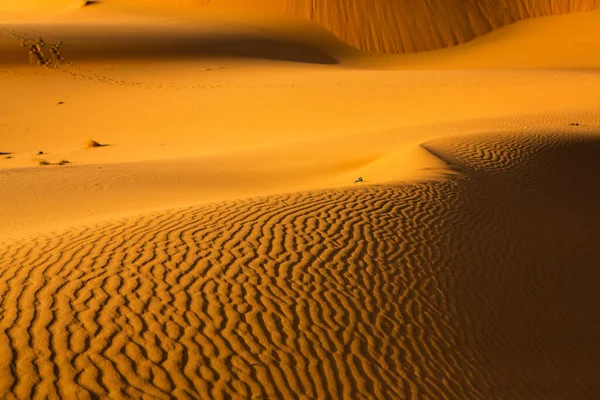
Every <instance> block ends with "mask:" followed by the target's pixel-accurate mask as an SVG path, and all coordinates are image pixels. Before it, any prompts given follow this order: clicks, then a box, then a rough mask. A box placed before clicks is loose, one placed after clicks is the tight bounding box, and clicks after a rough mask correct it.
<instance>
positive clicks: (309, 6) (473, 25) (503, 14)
mask: <svg viewBox="0 0 600 400" xmlns="http://www.w3.org/2000/svg"><path fill="white" fill-rule="evenodd" d="M84 3H85V2H84V1H80V0H26V1H22V2H15V1H11V2H8V4H6V5H5V6H4V7H6V8H7V9H9V10H10V9H14V10H23V9H29V10H39V9H54V10H60V9H65V8H71V9H73V8H77V7H81V5H83V4H84ZM94 4H95V5H98V6H102V7H109V8H117V9H118V8H125V9H136V8H137V9H141V10H142V9H143V10H146V11H148V10H151V9H155V10H164V9H180V10H185V12H186V13H187V14H188V16H189V15H193V14H197V15H201V14H202V13H203V11H202V10H203V9H204V10H215V11H222V12H227V13H236V12H237V13H244V14H246V15H251V14H254V15H263V16H264V15H265V14H274V13H275V14H277V13H285V14H289V15H293V16H296V17H301V18H306V19H308V20H310V21H315V22H317V23H318V24H320V25H322V26H323V27H324V28H325V29H327V30H329V31H330V32H332V33H333V34H335V35H336V36H337V37H339V38H340V39H342V40H343V41H344V42H346V43H347V44H349V45H351V46H353V47H356V48H358V49H360V50H364V51H367V52H378V53H387V54H401V53H414V52H421V51H427V50H435V49H441V48H445V47H450V46H455V45H458V44H461V43H465V42H468V41H470V40H472V39H474V38H476V37H478V36H481V35H484V34H486V33H489V32H490V31H492V30H494V29H497V28H501V27H503V26H505V25H508V24H511V23H514V22H516V21H520V20H524V19H528V18H534V17H544V16H551V15H560V14H565V13H573V12H580V11H592V10H598V9H600V0H175V1H164V0H112V1H98V2H94ZM94 8H95V7H94ZM98 8H100V7H98Z"/></svg>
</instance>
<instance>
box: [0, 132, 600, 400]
mask: <svg viewBox="0 0 600 400" xmlns="http://www.w3.org/2000/svg"><path fill="white" fill-rule="evenodd" d="M424 146H425V147H426V148H427V149H428V150H429V151H431V152H432V153H434V154H436V155H438V156H439V157H441V158H443V159H445V160H446V161H447V162H450V163H451V165H453V166H454V167H455V168H457V170H458V171H460V174H461V175H460V176H457V177H455V178H454V179H452V180H449V181H445V182H430V183H423V184H415V185H395V186H388V185H379V186H371V187H359V188H353V189H340V190H325V191H314V192H305V193H295V194H290V195H277V196H269V197H262V198H255V199H249V200H240V201H233V202H224V203H218V204H213V205H206V206H201V207H189V208H185V209H178V210H172V211H169V212H163V213H160V214H151V215H142V216H139V217H135V218H128V219H126V220H121V221H107V222H106V223H102V224H98V225H95V226H88V227H85V228H77V229H74V230H70V231H67V232H57V233H55V234H52V235H43V236H38V237H36V238H35V239H33V240H26V239H24V240H18V241H14V242H5V243H0V271H2V274H1V275H0V298H1V299H2V302H1V303H0V304H1V306H2V309H3V310H6V311H5V313H4V315H3V318H2V320H1V321H0V327H1V328H2V329H0V343H2V348H3V349H4V356H3V357H2V359H1V361H0V371H2V372H3V373H2V374H1V378H0V395H1V396H2V397H10V396H12V397H15V398H29V397H31V396H32V395H33V394H34V393H35V394H37V395H42V396H49V397H52V396H59V397H98V396H99V397H105V396H108V397H115V398H122V397H141V396H144V395H146V396H151V397H153V398H169V397H171V396H175V397H177V398H206V397H211V398H227V397H231V398H240V399H241V398H250V397H256V396H259V397H260V396H266V397H270V398H300V397H301V396H308V397H310V398H325V397H330V398H356V397H358V396H361V395H365V396H367V397H370V398H407V399H410V398H469V399H489V398H544V397H545V396H544V394H545V393H549V392H551V393H554V394H557V396H556V398H561V399H563V398H564V399H573V398H592V397H590V396H592V393H593V392H594V382H593V381H590V380H588V379H587V378H586V377H591V376H595V375H596V374H597V372H598V369H599V368H600V367H599V365H598V363H597V360H598V359H599V357H600V353H599V352H600V348H599V347H598V345H597V341H595V340H594V339H595V338H596V337H597V335H598V334H600V332H598V326H600V320H599V319H598V316H597V313H591V314H589V313H586V312H579V311H578V310H584V309H586V307H589V304H597V302H598V301H600V298H599V297H598V291H597V290H596V289H595V287H594V284H591V283H590V282H596V281H597V279H598V278H599V276H598V272H597V268H595V265H596V262H595V251H596V250H595V243H597V241H598V240H600V237H599V236H598V230H597V229H596V226H597V224H598V223H600V220H599V219H598V217H597V214H591V213H590V211H591V210H594V209H595V207H596V205H597V204H598V202H599V201H600V190H599V189H598V187H597V186H595V185H590V186H585V185H582V183H585V182H588V181H589V179H592V178H593V177H594V176H595V173H596V171H598V168H600V161H599V160H600V141H599V140H598V137H597V136H595V135H592V136H573V135H572V136H571V137H567V138H565V137H564V136H561V135H521V136H509V137H505V136H503V135H492V136H490V135H476V136H470V137H465V138H462V139H460V140H459V141H454V140H448V139H447V138H444V139H440V140H433V141H430V142H428V143H426V144H424ZM528 160H531V161H528ZM557 161H558V162H557ZM574 177H576V179H574ZM516 204H518V205H519V207H515V205H516ZM556 231H561V232H564V235H561V236H557V235H555V234H554V232H556ZM583 237H585V238H586V240H585V241H579V239H578V238H583ZM572 268H576V269H577V273H576V274H573V273H572ZM523 376H527V377H528V379H523V378H522V377H523Z"/></svg>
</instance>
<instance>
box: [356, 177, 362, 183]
mask: <svg viewBox="0 0 600 400" xmlns="http://www.w3.org/2000/svg"><path fill="white" fill-rule="evenodd" d="M358 182H364V181H363V178H362V176H359V177H358V178H357V179H356V180H355V181H354V183H358Z"/></svg>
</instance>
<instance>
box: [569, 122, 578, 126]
mask: <svg viewBox="0 0 600 400" xmlns="http://www.w3.org/2000/svg"><path fill="white" fill-rule="evenodd" d="M569 125H571V126H579V122H571V123H570V124H569Z"/></svg>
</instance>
